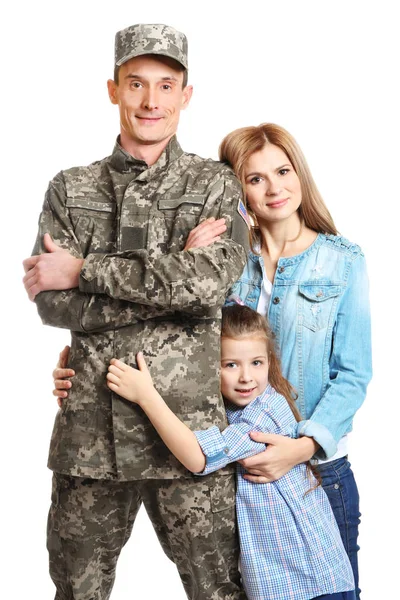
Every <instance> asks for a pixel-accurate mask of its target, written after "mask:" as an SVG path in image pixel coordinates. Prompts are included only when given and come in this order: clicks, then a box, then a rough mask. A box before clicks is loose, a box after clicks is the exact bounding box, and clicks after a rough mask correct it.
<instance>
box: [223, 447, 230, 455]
mask: <svg viewBox="0 0 400 600" xmlns="http://www.w3.org/2000/svg"><path fill="white" fill-rule="evenodd" d="M224 452H225V454H229V448H228V446H227V447H226V448H224Z"/></svg>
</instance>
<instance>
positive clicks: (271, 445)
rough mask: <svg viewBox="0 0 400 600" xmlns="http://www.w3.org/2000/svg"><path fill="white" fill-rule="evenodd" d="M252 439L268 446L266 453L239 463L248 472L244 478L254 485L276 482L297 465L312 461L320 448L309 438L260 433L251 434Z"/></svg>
mask: <svg viewBox="0 0 400 600" xmlns="http://www.w3.org/2000/svg"><path fill="white" fill-rule="evenodd" d="M250 437H251V438H252V439H253V440H254V441H256V442H261V443H264V444H268V445H267V448H266V450H265V451H264V452H260V454H256V455H255V456H251V457H250V458H245V459H244V460H240V461H239V462H240V464H241V465H242V466H243V467H244V468H245V469H246V471H248V473H246V475H243V477H244V478H245V479H247V480H248V481H252V482H253V483H270V482H271V481H276V480H277V479H279V478H280V477H283V475H286V473H288V472H289V471H290V469H293V467H295V466H296V465H298V464H300V463H302V462H306V461H308V460H310V458H311V457H312V456H313V455H314V454H315V452H316V451H317V449H318V448H319V446H318V444H317V443H316V442H315V441H314V440H313V439H312V438H309V437H301V438H298V439H293V438H289V437H286V436H284V435H276V434H274V433H259V432H253V433H251V434H250Z"/></svg>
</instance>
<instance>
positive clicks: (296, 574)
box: [195, 386, 354, 600]
mask: <svg viewBox="0 0 400 600" xmlns="http://www.w3.org/2000/svg"><path fill="white" fill-rule="evenodd" d="M227 415H228V420H229V423H230V425H229V426H228V427H227V428H226V429H225V430H224V431H222V432H221V431H220V430H219V429H218V427H216V426H214V427H211V428H210V429H207V430H205V431H196V432H195V434H196V437H197V439H198V441H199V444H200V446H201V448H202V450H203V452H204V454H205V456H206V461H207V462H206V467H205V469H204V471H203V472H202V473H201V475H206V474H208V473H211V472H213V471H216V470H217V469H221V468H222V467H224V466H226V465H227V464H228V463H230V462H233V461H236V460H239V459H242V458H247V457H248V456H252V455H254V454H257V453H259V452H262V451H263V450H264V449H265V445H264V444H260V443H258V442H254V441H253V440H252V439H251V438H250V437H249V433H250V432H251V431H263V432H265V433H277V434H282V435H286V436H288V437H296V431H297V423H296V420H295V418H294V416H293V414H292V411H291V410H290V408H289V405H288V403H287V401H286V400H285V398H284V397H283V396H281V395H280V394H278V393H277V392H276V391H275V390H274V389H273V388H272V387H271V386H268V387H267V388H266V389H265V391H264V392H263V393H262V394H261V395H260V396H258V397H257V398H255V399H254V400H253V401H252V402H251V403H250V404H248V405H247V406H246V407H245V408H237V407H233V406H232V405H230V406H229V408H228V409H227ZM237 473H238V485H237V494H236V509H237V519H238V528H239V536H240V563H241V573H242V578H243V584H244V588H245V590H246V594H247V597H248V600H289V599H293V600H309V599H311V598H315V597H317V596H321V595H323V594H333V593H335V592H344V591H347V590H353V589H354V580H353V573H352V569H351V566H350V562H349V559H348V557H347V554H346V551H345V549H344V547H343V544H342V540H341V538H340V533H339V530H338V527H337V525H336V521H335V517H334V515H333V513H332V510H331V507H330V504H329V501H328V498H327V496H326V494H325V492H324V491H323V489H322V488H321V487H318V488H317V489H315V490H312V491H309V490H310V488H311V487H313V486H314V485H315V480H314V479H311V481H310V478H309V477H308V475H307V471H306V466H305V465H304V464H301V465H297V466H296V467H294V468H293V469H291V471H289V473H287V474H286V475H284V476H283V477H281V478H280V479H278V481H273V482H272V483H266V484H264V485H261V484H254V483H251V482H248V481H246V480H245V479H243V477H241V475H242V474H243V473H244V469H243V468H242V467H241V466H240V465H237ZM306 492H309V493H306Z"/></svg>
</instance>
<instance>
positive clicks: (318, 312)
mask: <svg viewBox="0 0 400 600" xmlns="http://www.w3.org/2000/svg"><path fill="white" fill-rule="evenodd" d="M343 289H344V286H343V285H340V284H335V283H329V282H319V281H310V282H304V283H302V284H300V285H299V294H300V315H301V318H302V324H303V325H304V327H307V328H308V329H311V331H319V330H321V329H326V327H328V325H329V324H330V322H332V320H333V315H334V314H335V310H336V305H337V301H338V299H339V297H340V296H341V294H342V292H343Z"/></svg>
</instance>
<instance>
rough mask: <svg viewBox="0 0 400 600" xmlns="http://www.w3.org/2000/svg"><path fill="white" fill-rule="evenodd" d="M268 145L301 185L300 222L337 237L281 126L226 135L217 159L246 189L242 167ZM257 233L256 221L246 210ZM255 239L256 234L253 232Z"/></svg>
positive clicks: (306, 168)
mask: <svg viewBox="0 0 400 600" xmlns="http://www.w3.org/2000/svg"><path fill="white" fill-rule="evenodd" d="M267 144H273V145H274V146H278V148H280V149H281V150H282V151H283V152H284V153H285V154H286V156H287V157H288V159H289V160H290V162H291V164H292V166H293V169H294V170H295V172H296V174H297V176H298V178H299V180H300V186H301V193H302V202H301V205H300V207H299V215H300V219H301V220H302V221H304V223H305V225H306V226H307V227H309V228H310V229H313V230H314V231H317V232H318V233H327V234H333V235H337V233H338V232H337V229H336V226H335V224H334V222H333V219H332V217H331V214H330V212H329V210H328V208H327V207H326V205H325V202H324V201H323V199H322V196H321V194H320V193H319V191H318V188H317V186H316V184H315V182H314V179H313V177H312V175H311V171H310V169H309V166H308V164H307V161H306V159H305V157H304V154H303V152H302V150H301V148H300V146H299V145H298V144H297V142H296V140H295V139H294V137H293V136H292V135H290V133H288V132H287V131H286V130H285V129H283V127H279V125H274V124H273V123H262V124H261V125H258V127H242V128H241V129H236V130H235V131H232V132H231V133H229V134H228V135H227V136H226V137H225V138H224V139H223V140H222V142H221V145H220V147H219V159H220V160H221V161H222V162H224V163H226V164H228V165H229V166H231V167H232V169H233V170H234V171H235V173H236V176H237V177H238V179H239V180H240V181H241V183H242V186H243V189H244V190H245V189H246V183H245V177H244V168H245V164H246V162H247V161H248V159H249V158H250V156H252V154H254V153H255V152H259V151H260V150H262V149H263V148H264V146H266V145H267ZM248 209H249V213H250V214H251V216H252V218H253V219H254V223H255V229H256V230H257V229H258V228H257V219H256V218H255V215H254V214H253V213H252V212H251V208H250V207H248ZM256 237H257V231H256Z"/></svg>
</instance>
